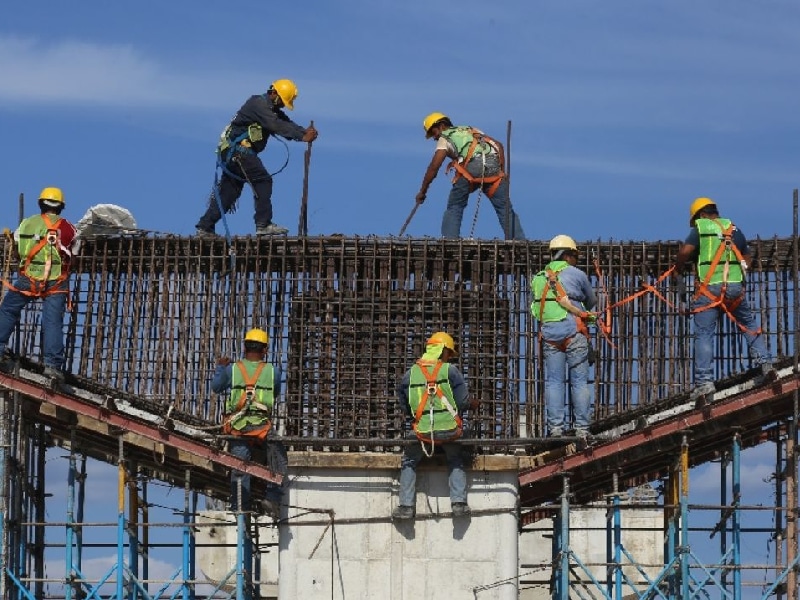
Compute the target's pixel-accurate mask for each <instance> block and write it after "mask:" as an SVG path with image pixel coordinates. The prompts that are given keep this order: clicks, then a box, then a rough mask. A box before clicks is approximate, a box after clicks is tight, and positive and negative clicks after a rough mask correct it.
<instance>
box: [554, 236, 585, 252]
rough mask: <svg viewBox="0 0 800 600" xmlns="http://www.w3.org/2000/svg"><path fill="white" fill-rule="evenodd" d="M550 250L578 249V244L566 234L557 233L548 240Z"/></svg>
mask: <svg viewBox="0 0 800 600" xmlns="http://www.w3.org/2000/svg"><path fill="white" fill-rule="evenodd" d="M550 250H575V251H576V252H577V251H578V246H577V245H576V244H575V240H573V239H572V238H571V237H569V236H568V235H563V234H559V235H557V236H556V237H554V238H553V239H552V240H550Z"/></svg>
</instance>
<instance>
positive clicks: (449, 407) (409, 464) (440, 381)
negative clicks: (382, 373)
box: [392, 331, 477, 519]
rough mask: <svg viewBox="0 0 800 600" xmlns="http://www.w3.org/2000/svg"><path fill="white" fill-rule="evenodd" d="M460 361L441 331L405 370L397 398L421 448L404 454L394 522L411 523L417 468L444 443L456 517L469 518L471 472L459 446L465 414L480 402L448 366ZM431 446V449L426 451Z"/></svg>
mask: <svg viewBox="0 0 800 600" xmlns="http://www.w3.org/2000/svg"><path fill="white" fill-rule="evenodd" d="M456 357H458V352H456V347H455V342H454V341H453V338H452V337H451V336H450V335H448V334H447V333H445V332H443V331H439V332H437V333H434V334H433V335H432V336H431V337H430V338H428V341H427V343H426V344H425V353H424V354H423V355H422V357H421V358H420V359H419V360H418V361H416V362H415V363H414V365H413V366H412V367H411V368H410V369H408V371H406V373H405V375H404V376H403V379H402V381H401V382H400V385H399V386H398V388H397V394H398V397H399V400H400V406H401V407H402V409H403V411H404V412H405V413H406V415H407V416H408V417H410V419H411V420H412V429H413V430H414V433H415V434H416V437H417V439H418V440H419V444H410V445H408V446H406V447H405V449H404V451H403V460H402V463H401V468H400V504H399V506H397V507H396V508H395V509H394V510H393V511H392V518H394V519H413V518H414V515H415V513H416V504H417V500H416V498H417V496H416V494H417V489H416V488H417V465H418V464H419V462H420V461H421V460H422V457H423V456H429V457H430V456H433V451H434V448H435V446H437V445H441V446H442V449H443V450H444V453H445V457H446V458H447V470H448V477H449V484H450V505H451V507H452V510H453V516H454V517H467V516H469V515H470V508H469V505H468V504H467V474H466V473H465V472H464V459H463V457H462V455H461V444H459V443H457V442H456V440H458V438H460V437H461V435H462V433H463V429H462V421H461V415H462V414H463V412H464V411H466V410H467V409H468V408H473V409H475V408H476V407H477V401H474V400H473V401H472V402H470V401H469V400H468V392H467V384H466V382H465V381H464V376H463V375H462V374H461V372H460V371H459V370H458V369H457V368H456V367H454V366H453V365H452V364H450V361H451V360H452V359H453V358H456ZM428 445H429V446H430V451H429V450H428Z"/></svg>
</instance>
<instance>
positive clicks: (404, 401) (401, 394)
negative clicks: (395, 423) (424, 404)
mask: <svg viewBox="0 0 800 600" xmlns="http://www.w3.org/2000/svg"><path fill="white" fill-rule="evenodd" d="M410 384H411V370H408V371H406V373H405V375H403V379H401V380H400V384H399V385H398V386H397V401H398V402H399V404H400V408H401V409H403V414H405V416H406V417H408V418H411V417H412V414H411V406H410V405H409V403H408V386H409V385H410Z"/></svg>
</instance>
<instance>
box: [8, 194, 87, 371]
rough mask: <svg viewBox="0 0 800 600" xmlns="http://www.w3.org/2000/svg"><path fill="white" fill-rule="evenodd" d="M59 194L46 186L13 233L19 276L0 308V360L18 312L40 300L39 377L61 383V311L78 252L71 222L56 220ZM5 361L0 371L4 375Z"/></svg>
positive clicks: (61, 198)
mask: <svg viewBox="0 0 800 600" xmlns="http://www.w3.org/2000/svg"><path fill="white" fill-rule="evenodd" d="M64 206H65V204H64V194H63V192H62V191H61V189H60V188H57V187H46V188H44V189H43V190H42V193H41V194H39V211H40V212H39V214H38V215H33V216H31V217H28V218H27V219H24V220H23V221H22V223H20V224H19V227H18V228H17V230H16V231H15V232H14V241H15V242H16V244H17V252H18V254H19V257H20V266H19V274H18V275H17V277H16V279H15V280H14V283H13V284H6V285H7V286H8V293H7V294H6V296H5V298H3V302H2V304H0V356H3V354H4V353H5V351H6V346H7V345H8V339H9V338H10V337H11V332H12V331H14V328H15V327H16V326H17V324H18V323H19V320H20V315H21V314H22V309H23V308H24V307H25V306H26V305H27V304H28V302H30V301H31V300H33V299H35V298H41V300H42V351H43V354H44V375H45V377H48V378H49V379H51V380H52V381H53V382H55V383H59V384H60V383H62V382H63V381H64V371H63V369H64V332H63V328H64V313H65V311H66V306H67V295H68V294H69V266H70V261H71V260H72V257H73V255H75V254H77V252H78V250H79V248H80V241H79V239H78V233H77V231H76V229H75V227H73V225H72V223H70V222H69V221H67V220H66V219H64V218H62V217H61V216H60V215H61V211H62V210H64ZM13 369H14V363H13V361H12V360H11V359H10V358H4V359H3V360H2V362H0V370H2V371H3V372H5V373H10V372H11V371H12V370H13Z"/></svg>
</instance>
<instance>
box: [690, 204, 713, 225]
mask: <svg viewBox="0 0 800 600" xmlns="http://www.w3.org/2000/svg"><path fill="white" fill-rule="evenodd" d="M715 205H716V202H714V201H713V200H712V199H711V198H705V197H703V198H695V199H694V202H692V205H691V206H690V207H689V225H691V224H692V223H693V222H694V217H695V215H696V214H697V213H699V212H700V211H701V210H703V209H704V208H705V207H706V206H715Z"/></svg>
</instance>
